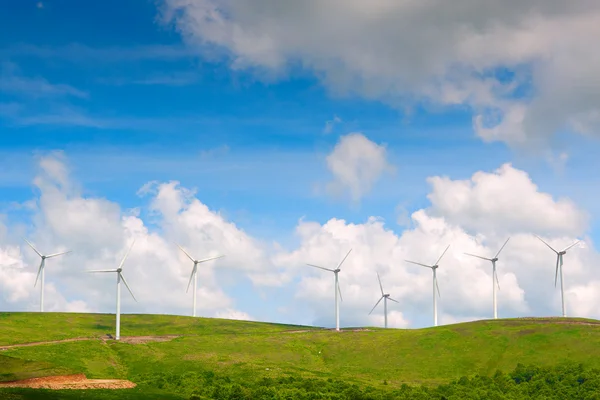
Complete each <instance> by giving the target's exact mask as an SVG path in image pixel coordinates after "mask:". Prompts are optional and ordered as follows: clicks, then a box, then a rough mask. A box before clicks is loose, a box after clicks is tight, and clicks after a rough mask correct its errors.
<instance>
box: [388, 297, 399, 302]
mask: <svg viewBox="0 0 600 400" xmlns="http://www.w3.org/2000/svg"><path fill="white" fill-rule="evenodd" d="M388 300H390V301H393V302H394V303H398V304H400V302H399V301H398V300H394V299H392V298H391V297H388Z"/></svg>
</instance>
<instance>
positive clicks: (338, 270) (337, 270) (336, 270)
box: [333, 268, 341, 272]
mask: <svg viewBox="0 0 600 400" xmlns="http://www.w3.org/2000/svg"><path fill="white" fill-rule="evenodd" d="M340 271H341V269H339V268H338V269H334V270H333V272H340Z"/></svg>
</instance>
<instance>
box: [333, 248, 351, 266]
mask: <svg viewBox="0 0 600 400" xmlns="http://www.w3.org/2000/svg"><path fill="white" fill-rule="evenodd" d="M351 251H352V249H350V250H348V253H346V256H345V257H344V258H343V259H342V261H340V263H339V264H338V266H337V268H336V269H339V268H340V267H341V266H342V264H343V263H344V261H346V258H348V256H349V255H350V252H351Z"/></svg>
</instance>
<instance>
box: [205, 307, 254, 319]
mask: <svg viewBox="0 0 600 400" xmlns="http://www.w3.org/2000/svg"><path fill="white" fill-rule="evenodd" d="M215 317H217V318H225V319H238V320H242V321H252V320H253V319H254V318H252V317H251V316H250V315H249V314H247V313H245V312H243V311H238V310H234V309H231V308H228V309H227V310H223V311H218V312H217V313H216V314H215Z"/></svg>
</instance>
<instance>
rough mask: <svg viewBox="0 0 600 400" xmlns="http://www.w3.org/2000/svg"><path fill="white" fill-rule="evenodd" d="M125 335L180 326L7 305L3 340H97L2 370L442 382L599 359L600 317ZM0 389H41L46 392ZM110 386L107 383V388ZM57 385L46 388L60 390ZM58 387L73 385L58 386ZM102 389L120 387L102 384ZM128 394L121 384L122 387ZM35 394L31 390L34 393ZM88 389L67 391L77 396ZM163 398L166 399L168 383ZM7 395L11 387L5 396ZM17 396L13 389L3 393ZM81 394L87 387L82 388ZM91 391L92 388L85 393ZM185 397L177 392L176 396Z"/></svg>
mask: <svg viewBox="0 0 600 400" xmlns="http://www.w3.org/2000/svg"><path fill="white" fill-rule="evenodd" d="M121 324H122V328H121V329H122V336H123V337H126V336H142V335H167V334H168V335H181V336H180V337H177V338H175V339H173V340H171V341H166V342H148V343H145V344H128V343H119V342H115V341H103V340H100V339H98V338H99V337H100V336H103V335H106V334H107V333H111V334H112V333H113V331H114V315H103V314H67V313H65V314H59V313H44V314H40V313H0V347H1V346H5V345H11V344H18V343H30V342H40V341H53V340H64V339H69V338H90V340H82V341H73V342H64V343H53V344H39V345H34V346H26V347H14V348H8V349H6V350H3V351H2V352H0V380H3V381H8V380H15V379H23V378H29V377H33V376H45V375H53V374H57V375H58V374H65V373H85V374H86V375H87V377H88V378H96V379H100V378H119V379H129V380H131V381H133V382H136V383H139V384H140V386H138V388H136V389H128V390H127V392H128V393H129V394H128V395H127V398H137V397H136V396H137V395H138V394H139V395H140V396H141V397H140V398H150V397H151V396H149V393H146V396H149V397H144V393H145V392H144V390H149V389H145V388H144V379H146V378H145V377H146V376H148V375H151V374H154V373H157V372H165V371H168V372H169V373H173V374H183V373H189V372H194V371H196V372H198V373H202V372H205V371H215V372H216V373H220V374H226V375H227V376H230V377H231V378H232V379H239V380H244V379H253V380H256V379H260V378H262V377H278V376H287V375H294V376H303V377H318V378H339V379H343V380H345V381H348V382H353V383H356V384H358V385H372V386H376V387H377V386H381V385H382V384H383V383H384V381H385V383H386V384H387V385H389V386H390V387H399V386H400V385H402V384H403V383H407V384H431V385H433V384H439V383H445V382H448V381H450V380H453V379H457V378H459V377H461V376H464V375H467V376H468V375H474V374H484V375H490V374H493V373H494V372H495V371H496V370H497V369H500V370H503V371H507V370H511V369H513V368H514V367H515V366H516V365H517V364H518V363H523V364H536V365H540V366H550V365H555V364H557V363H560V362H563V361H570V362H581V363H583V364H585V365H588V366H591V367H600V358H598V357H595V356H594V355H595V354H598V348H600V321H595V320H584V319H562V318H556V319H505V320H496V321H478V322H470V323H463V324H456V325H447V326H441V327H436V328H427V329H414V330H413V329H411V330H396V329H388V330H385V329H378V328H370V329H369V330H358V331H343V332H340V333H338V332H334V331H330V330H323V329H317V328H311V327H299V326H289V325H279V324H267V323H256V322H245V321H231V320H221V319H206V318H191V317H176V316H163V315H123V316H122V322H121ZM34 392H35V391H32V390H24V389H18V390H17V389H3V390H0V394H3V395H7V396H8V395H9V394H13V395H14V396H17V395H18V396H25V394H26V393H29V395H28V396H30V397H14V398H15V399H16V398H19V399H21V398H37V397H35V396H37V394H35V393H39V392H35V393H34ZM104 392H107V393H105V394H103V393H104ZM53 393H54V394H52V393H50V394H48V393H47V394H48V395H50V396H55V394H56V392H53ZM61 393H66V392H63V391H61ZM95 393H96V394H97V395H98V396H101V397H98V398H107V399H108V398H113V396H114V398H125V397H119V394H118V393H123V392H121V391H113V392H112V393H110V391H107V390H102V391H97V392H95ZM121 395H122V394H121ZM31 396H33V397H31ZM78 396H84V393H83V392H78V393H75V391H73V392H68V393H66V394H64V395H63V396H62V397H60V396H59V397H44V398H65V399H70V398H80V397H78ZM161 396H162V397H161V398H165V399H169V398H171V397H169V396H170V395H169V394H168V393H163V394H162V395H161ZM3 398H4V397H3ZM6 398H10V397H6ZM81 398H84V397H81ZM86 398H89V396H88V397H86ZM173 398H180V397H173Z"/></svg>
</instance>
